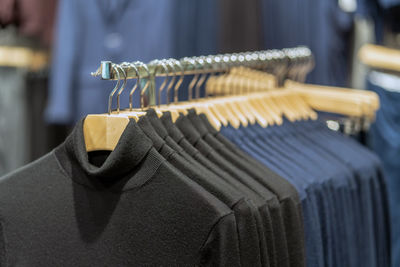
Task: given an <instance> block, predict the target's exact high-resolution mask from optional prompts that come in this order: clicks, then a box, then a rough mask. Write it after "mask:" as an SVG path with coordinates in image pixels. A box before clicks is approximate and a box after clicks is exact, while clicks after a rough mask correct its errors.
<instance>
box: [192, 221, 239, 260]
mask: <svg viewBox="0 0 400 267" xmlns="http://www.w3.org/2000/svg"><path fill="white" fill-rule="evenodd" d="M200 266H241V264H240V252H239V241H238V235H237V230H236V221H235V217H234V214H233V213H230V214H228V215H226V216H224V217H222V218H221V219H220V220H219V221H218V222H217V223H216V224H215V225H214V226H213V228H212V230H211V231H210V233H209V235H208V237H207V240H206V241H205V243H204V244H203V246H202V248H201V250H200Z"/></svg>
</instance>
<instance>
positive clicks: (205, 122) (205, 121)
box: [199, 113, 218, 135]
mask: <svg viewBox="0 0 400 267" xmlns="http://www.w3.org/2000/svg"><path fill="white" fill-rule="evenodd" d="M199 117H200V119H201V120H202V121H203V123H204V125H205V126H206V127H207V129H208V131H209V132H210V133H211V134H212V135H216V134H217V133H218V131H217V130H216V129H215V128H214V127H213V126H212V125H211V123H210V122H209V121H208V119H207V116H206V115H205V114H203V113H202V114H199Z"/></svg>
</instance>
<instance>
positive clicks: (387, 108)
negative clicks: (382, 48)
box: [368, 82, 400, 266]
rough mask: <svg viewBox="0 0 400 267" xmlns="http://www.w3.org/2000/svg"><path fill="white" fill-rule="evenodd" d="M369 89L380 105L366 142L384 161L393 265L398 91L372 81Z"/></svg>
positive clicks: (398, 234) (398, 252)
mask: <svg viewBox="0 0 400 267" xmlns="http://www.w3.org/2000/svg"><path fill="white" fill-rule="evenodd" d="M368 89H370V90H372V91H374V92H376V93H377V94H378V95H379V99H380V102H381V105H380V106H381V107H380V109H379V110H378V112H377V115H376V121H375V123H374V124H373V125H372V126H371V129H370V133H369V145H370V147H371V148H372V149H373V150H374V151H375V152H376V153H377V154H378V156H379V157H380V159H381V160H382V163H383V171H384V174H385V177H386V181H387V185H388V186H387V189H388V197H389V207H390V221H391V230H392V232H391V245H392V266H399V265H400V210H399V206H400V165H399V158H400V107H399V101H400V91H395V90H390V88H387V89H386V88H383V87H380V86H378V85H376V84H373V83H371V82H369V83H368Z"/></svg>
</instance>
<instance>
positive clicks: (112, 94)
mask: <svg viewBox="0 0 400 267" xmlns="http://www.w3.org/2000/svg"><path fill="white" fill-rule="evenodd" d="M112 68H113V70H114V71H115V72H116V74H117V78H118V82H117V84H116V85H115V86H114V88H113V89H112V91H111V93H110V95H109V96H108V115H111V105H112V98H113V96H114V94H115V92H116V91H117V89H118V87H119V84H120V82H121V77H120V75H119V70H118V68H117V67H116V64H113V65H112Z"/></svg>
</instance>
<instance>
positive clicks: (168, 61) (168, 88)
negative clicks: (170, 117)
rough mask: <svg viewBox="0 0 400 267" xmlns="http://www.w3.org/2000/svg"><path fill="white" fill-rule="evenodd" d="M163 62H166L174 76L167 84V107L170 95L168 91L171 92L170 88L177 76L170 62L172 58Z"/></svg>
mask: <svg viewBox="0 0 400 267" xmlns="http://www.w3.org/2000/svg"><path fill="white" fill-rule="evenodd" d="M165 61H166V62H167V64H168V65H169V66H170V67H171V69H172V72H173V73H174V74H173V75H174V76H173V77H172V79H171V81H170V82H169V84H168V87H167V105H169V102H170V101H169V95H170V91H171V88H172V86H173V85H174V84H175V80H176V76H177V71H176V67H175V65H174V64H173V63H172V61H173V59H172V58H169V59H165Z"/></svg>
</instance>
